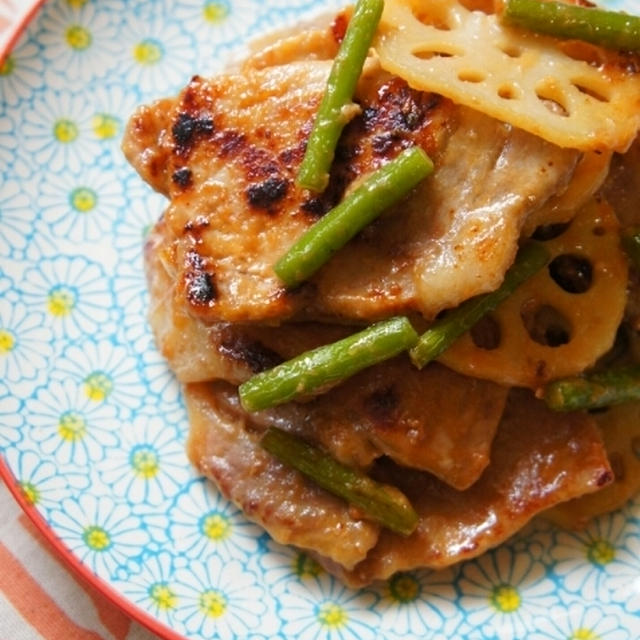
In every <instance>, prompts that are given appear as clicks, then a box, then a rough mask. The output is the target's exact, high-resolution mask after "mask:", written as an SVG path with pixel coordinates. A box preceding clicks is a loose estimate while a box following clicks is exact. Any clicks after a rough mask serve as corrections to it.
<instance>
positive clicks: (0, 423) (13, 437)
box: [0, 379, 25, 451]
mask: <svg viewBox="0 0 640 640" xmlns="http://www.w3.org/2000/svg"><path fill="white" fill-rule="evenodd" d="M24 424H25V421H24V416H23V414H22V402H21V401H20V400H18V398H16V397H15V396H13V395H11V393H10V391H9V388H8V387H7V385H6V384H5V383H4V382H3V381H2V380H1V379H0V451H1V450H3V449H5V448H8V447H9V446H10V445H13V444H15V443H16V442H20V440H22V437H23V436H22V430H23V428H24Z"/></svg>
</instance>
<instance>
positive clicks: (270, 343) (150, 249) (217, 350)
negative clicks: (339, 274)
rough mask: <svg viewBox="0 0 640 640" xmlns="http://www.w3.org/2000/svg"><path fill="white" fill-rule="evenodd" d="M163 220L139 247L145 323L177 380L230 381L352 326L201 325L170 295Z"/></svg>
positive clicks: (171, 282) (327, 340)
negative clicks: (143, 276)
mask: <svg viewBox="0 0 640 640" xmlns="http://www.w3.org/2000/svg"><path fill="white" fill-rule="evenodd" d="M172 251H173V245H172V243H171V242H170V241H169V240H167V231H166V224H165V222H164V218H161V219H160V220H159V221H158V222H157V223H156V224H155V226H154V228H153V229H152V230H151V232H150V234H149V236H148V238H147V241H146V243H145V250H144V264H145V273H146V278H147V285H148V289H149V294H150V295H149V297H150V302H149V311H148V318H149V324H150V325H151V329H152V331H153V335H154V339H155V342H156V346H157V347H158V350H159V351H160V352H161V353H162V355H163V356H164V357H165V358H166V360H167V362H168V364H169V366H170V368H171V370H172V371H173V372H174V374H175V375H176V377H177V378H178V380H179V381H180V382H183V383H187V382H203V381H207V380H226V381H228V382H232V383H234V384H240V383H241V382H244V381H245V380H247V379H248V378H250V377H251V376H252V375H254V374H256V373H258V372H260V371H263V370H265V369H269V368H271V367H273V366H275V365H277V364H280V362H282V361H283V360H288V359H289V358H293V357H294V356H296V355H298V354H300V353H302V352H303V351H308V350H309V349H313V348H315V347H318V346H320V345H322V344H328V343H331V342H335V341H336V340H340V339H341V338H344V337H345V336H347V335H349V334H350V333H353V332H354V331H357V328H353V327H348V326H343V325H337V324H320V323H315V322H314V323H312V322H307V323H290V324H288V325H286V328H284V327H277V326H269V325H258V324H253V325H238V324H229V323H227V322H215V323H213V324H205V323H204V322H202V321H201V320H200V319H199V318H197V317H195V316H193V315H191V314H189V312H188V308H187V307H186V306H185V305H180V304H179V302H180V299H179V298H178V296H175V295H174V290H175V273H174V272H173V267H172V260H171V253H172Z"/></svg>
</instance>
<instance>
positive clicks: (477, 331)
mask: <svg viewBox="0 0 640 640" xmlns="http://www.w3.org/2000/svg"><path fill="white" fill-rule="evenodd" d="M618 230H619V224H618V221H617V219H616V216H615V214H614V213H613V210H612V209H611V207H610V206H609V205H608V204H607V203H606V202H604V201H598V200H596V199H595V198H593V199H591V200H590V201H589V202H588V203H587V204H586V205H585V206H584V207H583V208H582V209H581V210H580V211H579V212H578V214H577V216H576V217H575V218H574V220H573V221H572V222H571V224H570V225H569V227H568V228H567V229H566V230H564V232H562V233H561V234H560V235H558V236H556V237H555V238H552V239H548V240H545V245H546V246H547V247H548V249H549V251H550V253H551V256H552V259H551V261H550V262H549V264H548V266H547V267H546V268H544V269H543V270H542V271H540V272H539V273H537V274H536V275H535V276H533V277H532V278H531V279H529V280H528V281H527V282H525V283H524V284H523V285H521V286H520V287H519V288H518V289H517V290H516V291H515V292H514V293H513V294H512V295H511V296H510V297H509V298H508V299H507V300H506V301H505V302H504V303H502V304H501V305H500V306H499V307H498V308H497V309H496V310H495V311H494V312H493V313H492V314H490V315H488V316H486V317H485V318H484V319H483V320H481V321H480V322H479V323H478V324H477V325H476V326H475V327H474V328H473V329H472V330H471V331H469V332H467V333H466V334H465V335H463V336H462V337H461V338H460V339H459V340H458V341H457V342H456V343H455V344H454V345H453V346H452V347H451V348H450V349H448V350H447V351H445V353H444V354H443V355H442V356H441V357H440V361H441V362H442V363H444V364H445V365H447V366H448V367H451V368H452V369H454V370H456V371H459V372H460V373H465V374H467V375H470V376H473V377H476V378H485V379H489V380H493V381H495V382H498V383H499V384H506V385H515V386H523V387H530V388H532V389H535V388H537V387H539V386H540V385H542V384H544V383H546V382H548V381H549V380H552V379H554V378H558V377H562V376H568V375H575V374H578V373H580V372H581V371H583V370H584V369H585V368H587V367H589V366H590V365H592V364H593V363H594V362H595V361H596V360H597V359H598V358H599V357H600V356H601V355H602V354H604V353H605V352H606V351H607V350H608V349H610V347H611V346H612V344H613V342H614V340H615V335H616V331H617V328H618V326H619V324H620V322H621V320H622V316H623V312H624V307H625V302H626V287H627V271H628V265H627V259H626V257H625V255H624V253H623V252H622V250H621V248H620V240H619V234H618Z"/></svg>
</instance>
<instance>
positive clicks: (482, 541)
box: [332, 390, 613, 586]
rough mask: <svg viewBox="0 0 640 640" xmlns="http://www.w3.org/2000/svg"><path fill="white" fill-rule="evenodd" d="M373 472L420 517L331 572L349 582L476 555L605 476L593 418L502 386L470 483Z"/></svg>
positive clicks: (383, 468)
mask: <svg viewBox="0 0 640 640" xmlns="http://www.w3.org/2000/svg"><path fill="white" fill-rule="evenodd" d="M377 474H378V477H379V478H381V479H384V480H385V481H387V482H389V483H391V484H394V485H396V486H398V487H399V488H400V489H401V490H402V491H404V492H405V493H406V495H407V496H408V497H409V499H410V500H411V501H412V504H413V505H414V507H415V509H416V510H417V511H418V513H419V514H420V522H419V524H418V528H417V529H416V531H415V532H414V533H413V534H412V535H411V536H410V537H409V538H403V537H401V536H398V535H393V534H390V533H389V532H388V531H386V530H385V531H382V532H381V534H380V538H379V539H378V543H377V545H376V546H375V547H374V548H373V549H372V550H371V551H370V553H369V555H368V556H367V559H366V560H364V561H363V562H362V563H360V564H359V565H358V566H356V567H355V568H354V569H353V570H351V571H349V570H346V571H342V570H339V573H340V575H341V576H342V577H343V579H344V580H345V582H347V583H348V584H351V585H352V586H360V585H364V584H367V583H369V582H371V581H372V580H375V579H385V578H388V577H389V576H390V575H392V574H393V573H395V572H396V571H402V570H406V569H411V568H414V567H430V568H434V569H438V568H441V567H445V566H447V565H450V564H452V563H454V562H460V561H462V560H466V559H469V558H473V557H475V556H478V555H480V554H481V553H483V552H485V551H486V550H487V549H490V548H492V547H494V546H496V545H498V544H500V543H501V542H503V541H504V540H506V539H507V538H508V537H509V536H511V535H512V534H513V533H515V532H516V531H518V530H519V529H520V528H521V527H523V526H524V525H525V524H526V523H527V522H528V521H529V520H530V519H531V518H532V517H533V516H534V515H536V514H537V513H539V512H540V511H542V510H544V509H546V508H548V507H550V506H553V505H555V504H558V503H560V502H564V501H566V500H569V499H571V498H574V497H576V496H580V495H584V494H588V493H592V492H594V491H597V490H599V489H601V488H602V487H604V486H606V485H608V484H609V483H610V482H611V481H612V480H613V472H612V471H611V468H610V466H609V462H608V459H607V455H606V451H605V448H604V445H603V443H602V440H601V438H600V435H599V432H598V429H597V427H596V425H595V423H594V421H593V419H592V418H591V417H589V416H587V415H586V414H584V413H574V414H568V415H559V414H557V413H553V412H551V411H550V410H548V409H547V408H546V407H545V406H544V405H543V404H542V403H541V402H540V401H538V400H536V399H535V398H534V397H533V395H532V394H530V392H528V391H524V390H513V391H511V392H510V395H509V399H508V401H507V406H506V409H505V413H504V416H503V419H502V421H501V423H500V427H499V429H498V433H497V434H496V438H495V440H494V442H493V449H492V453H491V464H490V465H489V466H488V467H487V469H486V471H485V473H484V474H483V475H482V477H481V478H480V480H479V481H478V482H476V483H475V484H474V485H473V486H472V487H471V488H470V489H467V490H466V491H463V492H459V491H455V490H453V489H451V488H450V487H447V486H446V485H443V484H442V483H441V482H438V481H437V480H435V479H434V478H433V477H431V476H429V475H427V474H421V473H418V472H414V471H412V470H408V469H404V468H400V467H397V466H394V465H392V464H387V465H380V467H379V468H378V469H377ZM332 569H336V568H335V567H333V568H332Z"/></svg>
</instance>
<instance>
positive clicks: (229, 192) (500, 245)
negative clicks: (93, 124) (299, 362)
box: [124, 59, 579, 323]
mask: <svg viewBox="0 0 640 640" xmlns="http://www.w3.org/2000/svg"><path fill="white" fill-rule="evenodd" d="M329 66H330V61H328V60H317V59H310V60H302V61H297V62H291V63H287V64H281V65H276V66H272V67H266V68H261V69H255V68H248V69H245V70H244V72H243V73H238V74H227V75H220V76H217V77H215V78H212V79H204V78H200V77H195V78H194V79H192V81H191V82H190V83H189V85H188V86H187V87H186V88H185V89H184V90H183V91H182V93H181V94H180V95H179V96H178V97H177V98H176V99H174V100H172V101H168V100H163V101H160V102H158V103H156V104H153V105H150V106H146V107H142V108H141V109H139V110H138V111H137V113H136V114H134V116H133V117H132V119H131V121H130V122H129V125H128V128H127V133H126V137H125V141H124V150H125V152H126V154H127V157H128V158H129V160H130V162H131V163H132V164H133V165H134V167H136V168H137V170H138V171H139V172H140V174H141V175H142V177H143V178H145V179H146V180H147V181H148V182H149V183H150V184H151V185H152V186H154V187H155V188H156V189H158V190H159V191H161V192H163V193H165V194H166V195H167V196H168V197H169V198H170V200H171V202H170V204H169V207H168V209H167V211H166V213H165V224H166V227H167V234H166V237H165V241H164V244H163V246H162V247H161V250H162V251H163V253H164V255H165V257H164V261H165V266H166V267H167V268H168V269H169V270H170V272H171V276H172V278H173V279H175V281H176V286H175V289H174V291H173V294H174V295H175V296H176V297H177V299H178V302H177V306H179V307H184V308H185V310H186V312H187V313H189V314H191V315H194V316H196V317H198V318H201V319H202V320H203V321H205V322H207V323H214V322H243V323H250V322H253V323H256V322H262V323H265V322H270V323H278V322H281V321H283V320H286V319H291V318H298V319H329V320H332V321H334V320H336V319H338V320H341V321H370V320H373V319H377V318H381V317H385V316H388V315H390V314H394V313H400V312H401V313H408V312H414V311H415V312H420V313H422V314H423V315H425V316H426V317H427V318H431V317H433V316H434V315H435V314H437V313H438V312H439V311H440V310H442V309H444V308H447V307H452V306H455V305H457V304H458V303H459V302H461V301H462V300H465V299H467V298H469V297H471V296H473V295H475V294H478V293H482V292H485V291H488V290H492V289H495V288H496V287H497V286H498V285H499V284H500V282H501V280H502V277H503V275H504V272H505V270H506V269H507V267H508V266H509V264H510V263H511V261H512V259H513V256H514V254H515V251H516V244H517V240H518V236H519V232H520V229H521V226H522V224H523V222H524V221H525V220H526V218H527V217H528V215H529V214H530V213H531V212H532V211H534V210H536V209H537V208H539V207H540V206H542V205H543V203H544V202H545V201H546V200H548V198H549V197H550V196H551V195H552V194H554V193H557V192H558V191H561V190H562V189H563V188H564V186H565V185H566V183H567V182H568V180H569V179H570V177H571V175H572V172H573V171H574V168H575V165H576V162H577V160H578V158H579V154H578V153H577V152H575V151H572V150H567V149H559V148H557V147H555V146H553V145H551V144H548V143H546V142H544V141H542V140H540V139H539V138H536V137H534V136H531V135H529V134H526V133H523V132H522V131H519V130H517V129H514V128H512V127H510V126H508V125H505V124H502V123H499V122H497V121H496V120H493V119H491V118H489V117H487V116H484V115H482V114H480V113H477V112H474V111H472V110H470V109H466V108H461V107H458V106H455V105H453V104H452V103H451V102H449V101H447V100H445V99H443V98H441V97H439V96H436V95H433V94H427V93H421V92H417V91H413V90H411V89H409V87H408V86H407V85H406V83H404V81H401V80H399V79H398V78H394V77H391V76H389V75H387V74H386V73H384V72H382V71H381V70H380V69H379V68H378V67H377V66H376V64H375V60H373V61H370V62H369V63H368V65H367V68H366V70H365V73H364V74H363V76H362V78H361V81H360V85H359V88H358V94H357V100H358V102H359V105H360V110H359V113H357V114H356V111H354V118H353V120H352V121H351V122H350V124H349V125H348V126H347V128H346V130H345V132H344V134H343V136H342V138H341V141H340V144H339V147H338V150H337V157H336V161H335V163H334V167H333V169H332V175H331V180H330V184H329V187H328V188H327V190H326V191H325V193H323V194H321V195H320V196H317V195H314V194H311V193H310V192H308V191H306V190H302V189H300V188H298V187H297V186H296V184H295V182H294V178H295V175H296V173H297V169H298V166H299V164H300V161H301V158H302V155H303V152H304V148H305V144H306V140H307V137H308V134H309V130H310V127H311V124H312V121H313V117H314V114H315V111H316V108H317V105H318V103H319V101H320V99H321V95H322V93H323V90H324V85H325V81H326V77H327V74H328V72H329ZM411 145H420V146H421V147H422V148H424V149H425V151H426V152H427V153H428V154H429V155H431V156H432V158H433V159H434V161H435V164H436V170H435V172H434V174H432V176H430V177H429V178H427V180H425V181H424V182H423V183H422V184H421V185H420V186H419V187H418V188H417V189H416V190H414V192H413V193H412V194H411V195H410V196H409V197H407V198H406V199H405V200H404V201H403V202H401V203H399V204H398V205H397V206H395V207H392V209H391V210H390V211H389V212H388V213H386V214H385V215H383V216H382V217H381V218H380V219H379V220H378V221H377V222H376V223H374V224H372V225H370V226H369V227H368V228H367V229H365V230H364V231H363V232H362V233H361V234H359V235H358V236H357V237H356V238H355V239H354V240H353V241H352V242H350V243H349V244H348V246H347V247H345V248H344V249H343V250H341V251H340V252H338V253H337V254H336V255H335V256H334V257H333V258H332V260H330V261H329V263H328V264H327V265H325V267H323V268H322V269H321V270H320V271H319V272H318V273H317V274H316V275H315V276H314V277H313V278H312V279H311V281H310V282H309V283H307V284H306V285H304V286H302V287H300V288H298V289H297V290H295V291H287V290H285V289H284V288H283V286H282V285H281V283H280V282H279V280H278V278H277V277H276V275H275V274H274V272H273V264H274V263H275V262H276V261H277V259H278V258H279V257H281V255H282V254H283V253H284V252H285V251H286V249H287V248H288V247H289V246H291V245H292V244H293V242H294V241H295V240H296V239H297V238H298V237H299V236H300V235H301V234H302V233H303V232H304V231H305V230H306V229H308V228H309V227H310V226H311V225H312V224H313V223H314V222H315V220H317V219H318V217H319V216H321V215H322V214H323V213H324V212H325V211H327V210H328V209H329V208H330V207H331V206H333V205H334V204H336V203H337V202H338V201H339V200H340V199H341V198H342V197H343V195H344V193H345V191H348V190H349V189H350V188H352V187H353V186H354V184H356V183H357V182H358V181H359V180H360V179H362V177H363V176H364V175H366V174H368V173H369V172H371V171H373V170H375V169H376V168H377V167H379V166H381V165H382V164H383V163H384V162H386V161H388V160H389V159H390V158H392V157H394V156H395V155H397V154H398V153H399V152H400V151H401V150H402V149H403V148H405V147H407V146H411Z"/></svg>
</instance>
